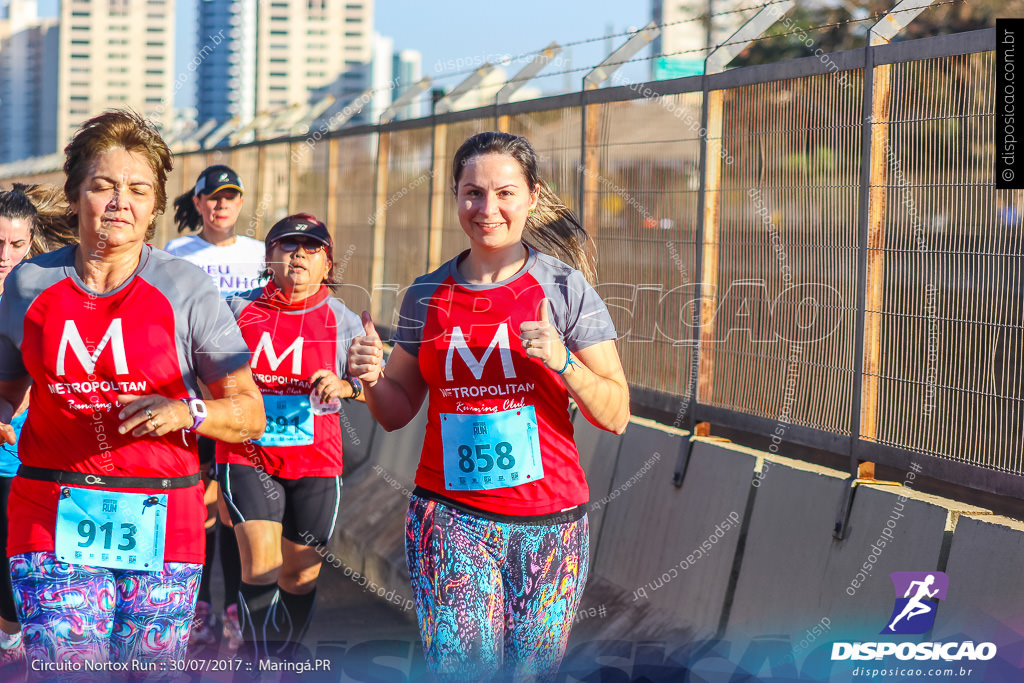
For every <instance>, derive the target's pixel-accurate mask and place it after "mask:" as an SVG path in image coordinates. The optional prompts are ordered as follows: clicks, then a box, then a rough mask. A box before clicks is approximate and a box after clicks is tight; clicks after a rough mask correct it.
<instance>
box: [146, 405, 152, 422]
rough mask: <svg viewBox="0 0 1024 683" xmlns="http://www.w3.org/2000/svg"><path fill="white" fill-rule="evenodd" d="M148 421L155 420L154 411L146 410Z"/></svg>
mask: <svg viewBox="0 0 1024 683" xmlns="http://www.w3.org/2000/svg"><path fill="white" fill-rule="evenodd" d="M146 419H147V420H152V419H153V411H152V410H150V409H149V408H146Z"/></svg>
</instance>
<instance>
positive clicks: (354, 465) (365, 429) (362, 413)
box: [338, 401, 383, 476]
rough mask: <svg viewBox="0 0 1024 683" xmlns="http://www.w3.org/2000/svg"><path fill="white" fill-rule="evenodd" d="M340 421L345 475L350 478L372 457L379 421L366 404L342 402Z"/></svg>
mask: <svg viewBox="0 0 1024 683" xmlns="http://www.w3.org/2000/svg"><path fill="white" fill-rule="evenodd" d="M338 421H339V423H340V425H341V438H342V440H343V442H344V445H343V446H342V448H343V451H342V452H343V453H344V459H345V475H346V476H348V475H350V474H353V473H355V471H356V470H357V469H359V467H361V466H362V465H363V463H365V462H366V461H367V459H368V458H369V457H370V450H371V447H372V446H373V437H374V435H375V434H376V431H377V421H376V420H374V419H373V415H370V410H369V409H368V408H367V407H366V404H364V403H360V402H359V401H342V403H341V411H340V412H339V413H338ZM381 431H383V430H381Z"/></svg>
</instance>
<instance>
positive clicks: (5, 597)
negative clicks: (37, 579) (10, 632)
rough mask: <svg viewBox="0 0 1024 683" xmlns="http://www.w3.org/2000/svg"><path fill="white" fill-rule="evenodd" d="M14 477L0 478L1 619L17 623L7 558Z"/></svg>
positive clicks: (9, 565) (9, 564)
mask: <svg viewBox="0 0 1024 683" xmlns="http://www.w3.org/2000/svg"><path fill="white" fill-rule="evenodd" d="M13 481H14V477H0V549H2V550H3V562H2V563H0V573H3V577H2V578H0V619H4V620H5V621H12V622H15V623H17V621H18V611H17V609H15V607H14V589H13V588H11V563H10V560H8V558H7V501H8V500H9V499H10V497H11V482H13Z"/></svg>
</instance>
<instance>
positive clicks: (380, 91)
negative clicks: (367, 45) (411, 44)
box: [362, 32, 398, 123]
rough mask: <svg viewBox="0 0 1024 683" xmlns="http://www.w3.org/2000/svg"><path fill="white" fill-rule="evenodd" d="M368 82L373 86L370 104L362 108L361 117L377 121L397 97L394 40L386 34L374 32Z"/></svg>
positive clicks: (373, 121)
mask: <svg viewBox="0 0 1024 683" xmlns="http://www.w3.org/2000/svg"><path fill="white" fill-rule="evenodd" d="M370 54H371V57H370V82H369V84H368V87H370V88H373V94H372V96H371V99H370V106H368V107H366V108H365V109H364V110H363V116H362V118H363V119H364V120H365V122H366V123H377V121H378V120H380V115H381V114H383V113H384V110H385V109H387V108H388V107H389V106H390V105H391V103H392V102H393V101H394V100H395V98H396V97H398V92H397V91H396V90H395V89H394V87H393V86H394V78H395V76H394V68H393V67H394V55H395V41H394V40H393V39H391V38H389V37H388V36H382V35H381V34H379V33H377V32H374V34H373V38H372V42H371V52H370Z"/></svg>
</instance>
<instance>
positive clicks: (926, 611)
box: [882, 572, 949, 634]
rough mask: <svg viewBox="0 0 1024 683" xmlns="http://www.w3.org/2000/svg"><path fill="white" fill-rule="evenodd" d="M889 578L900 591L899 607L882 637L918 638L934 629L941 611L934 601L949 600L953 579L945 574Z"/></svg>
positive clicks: (918, 573)
mask: <svg viewBox="0 0 1024 683" xmlns="http://www.w3.org/2000/svg"><path fill="white" fill-rule="evenodd" d="M889 576H890V578H891V579H892V582H893V587H894V589H895V590H896V604H895V605H894V606H893V610H892V615H891V616H890V618H889V625H888V626H886V627H885V629H883V630H882V633H883V634H884V633H901V634H914V633H925V632H926V631H928V630H929V629H931V627H932V624H933V623H934V622H935V612H936V610H937V609H938V604H937V603H936V602H934V601H933V599H935V598H938V599H939V600H944V599H945V598H946V590H947V589H948V588H949V577H948V576H946V574H945V573H943V572H893V573H892V574H890V575H889ZM901 595H902V597H900V596H901ZM901 622H902V623H901Z"/></svg>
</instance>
